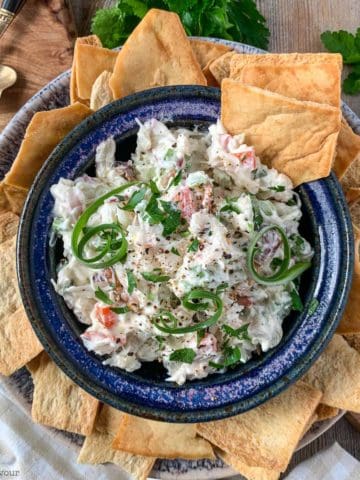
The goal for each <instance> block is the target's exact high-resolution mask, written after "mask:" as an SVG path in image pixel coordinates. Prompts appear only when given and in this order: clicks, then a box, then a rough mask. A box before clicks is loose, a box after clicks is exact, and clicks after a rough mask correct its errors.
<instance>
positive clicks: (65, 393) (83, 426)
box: [27, 352, 99, 435]
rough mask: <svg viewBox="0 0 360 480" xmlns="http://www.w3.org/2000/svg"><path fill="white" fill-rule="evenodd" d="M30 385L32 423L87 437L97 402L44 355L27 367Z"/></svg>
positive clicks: (95, 412)
mask: <svg viewBox="0 0 360 480" xmlns="http://www.w3.org/2000/svg"><path fill="white" fill-rule="evenodd" d="M27 367H28V369H29V370H30V372H31V376H32V378H33V382H34V396H33V403H32V409H31V415H32V418H33V420H34V422H37V423H41V424H42V425H47V426H49V427H54V428H58V429H60V430H66V431H67V432H73V433H79V434H80V435H90V434H91V432H92V430H93V427H94V423H95V417H96V414H97V410H98V406H99V402H98V400H96V399H95V398H93V397H92V396H91V395H89V394H88V393H86V392H84V390H82V389H81V388H80V387H78V386H77V385H75V384H74V383H73V382H72V381H71V380H70V379H69V378H68V377H67V376H66V375H65V374H64V373H63V372H62V371H61V370H60V369H59V368H58V367H57V366H56V365H55V363H53V362H52V361H51V360H50V358H49V357H48V355H47V354H46V353H45V352H42V353H41V354H40V356H39V357H38V358H35V359H34V360H33V361H32V362H30V363H29V364H28V365H27Z"/></svg>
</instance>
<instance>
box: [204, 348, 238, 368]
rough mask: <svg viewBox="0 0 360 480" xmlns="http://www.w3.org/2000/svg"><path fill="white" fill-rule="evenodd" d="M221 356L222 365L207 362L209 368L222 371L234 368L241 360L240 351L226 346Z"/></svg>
mask: <svg viewBox="0 0 360 480" xmlns="http://www.w3.org/2000/svg"><path fill="white" fill-rule="evenodd" d="M223 354H224V360H223V363H216V362H209V366H210V367H213V368H216V369H218V370H222V369H223V368H226V367H231V366H234V365H235V364H237V363H239V362H240V360H241V350H240V348H239V347H230V346H226V347H225V348H224V350H223Z"/></svg>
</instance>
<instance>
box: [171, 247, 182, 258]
mask: <svg viewBox="0 0 360 480" xmlns="http://www.w3.org/2000/svg"><path fill="white" fill-rule="evenodd" d="M170 252H171V253H173V254H174V255H177V256H178V257H180V253H179V250H178V249H177V248H175V247H171V250H170Z"/></svg>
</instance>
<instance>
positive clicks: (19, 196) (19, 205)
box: [4, 177, 28, 215]
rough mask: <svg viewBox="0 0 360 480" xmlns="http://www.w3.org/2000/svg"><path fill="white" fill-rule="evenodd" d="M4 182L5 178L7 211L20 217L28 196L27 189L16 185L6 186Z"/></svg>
mask: <svg viewBox="0 0 360 480" xmlns="http://www.w3.org/2000/svg"><path fill="white" fill-rule="evenodd" d="M6 182H7V180H6V177H5V181H4V193H5V196H6V198H7V201H8V209H9V210H10V211H11V212H13V213H15V214H16V215H20V214H21V212H22V209H23V206H24V203H25V200H26V197H27V194H28V189H27V188H23V187H20V186H18V185H8V184H7V183H6Z"/></svg>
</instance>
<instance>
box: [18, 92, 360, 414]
mask: <svg viewBox="0 0 360 480" xmlns="http://www.w3.org/2000/svg"><path fill="white" fill-rule="evenodd" d="M219 115H220V92H219V90H218V89H215V88H208V87H197V86H179V87H164V88H158V89H153V90H147V91H145V92H141V93H138V94H135V95H132V96H129V97H126V98H124V99H122V100H119V101H117V102H114V103H112V104H111V105H108V106H106V107H105V108H103V109H102V110H100V111H98V112H96V113H95V114H94V115H92V116H91V117H89V118H87V119H86V120H85V121H84V122H82V123H81V124H80V125H79V126H78V127H76V128H75V129H74V130H73V131H72V132H71V133H70V134H69V135H68V136H67V137H66V138H65V139H64V140H63V141H62V142H61V143H60V145H59V146H58V147H57V148H56V149H55V150H54V151H53V153H52V154H51V155H50V157H49V159H48V160H47V162H46V163H45V165H44V166H43V168H42V169H41V171H40V172H39V174H38V176H37V177H36V180H35V182H34V184H33V187H32V189H31V191H30V194H29V196H28V199H27V202H26V205H25V207H24V211H23V215H22V218H21V225H20V230H19V236H18V248H17V261H18V275H19V283H20V291H21V295H22V299H23V302H24V306H25V309H26V311H27V313H28V315H29V318H30V320H31V322H32V325H33V328H34V330H35V332H36V333H37V335H38V337H39V339H40V341H41V343H42V344H43V346H44V348H45V350H46V351H47V352H48V353H49V355H50V356H51V357H52V359H53V360H54V361H55V362H56V363H57V364H58V365H59V367H60V368H61V369H62V370H63V371H64V372H65V373H66V374H67V375H68V376H69V377H70V378H72V379H73V381H74V382H76V383H77V384H78V385H80V386H81V387H82V388H83V389H84V390H87V391H88V392H89V393H90V394H92V395H93V396H95V397H97V398H98V399H99V400H101V401H103V402H105V403H108V404H110V405H112V406H114V407H116V408H118V409H120V410H124V411H126V412H128V413H131V414H135V415H139V416H143V417H149V418H154V419H158V420H166V421H170V422H200V421H208V420H215V419H220V418H224V417H228V416H231V415H234V414H236V413H240V412H244V411H246V410H249V409H251V408H253V407H255V406H256V405H259V404H260V403H262V402H264V401H266V400H268V399H269V398H271V397H273V396H274V395H277V394H278V393H279V392H281V391H282V390H284V389H285V388H287V387H288V386H289V385H290V384H291V383H292V382H294V381H295V380H296V379H298V378H299V377H300V376H301V375H302V374H303V373H304V372H305V371H306V370H307V369H308V368H309V367H310V365H311V364H312V363H313V362H314V361H315V359H316V358H317V356H318V355H319V354H320V352H321V351H322V349H323V348H324V347H325V346H326V344H327V343H328V341H329V340H330V338H331V336H332V334H333V333H334V330H335V328H336V326H337V324H338V322H339V320H340V318H341V314H342V312H343V309H344V305H345V302H346V298H347V294H348V290H349V286H350V283H351V275H352V265H353V246H352V245H353V241H352V228H351V222H350V219H349V213H348V209H347V206H346V202H345V199H344V196H343V193H342V190H341V188H340V186H339V183H338V181H337V180H336V178H335V177H334V176H333V175H331V176H330V177H328V178H326V179H323V180H318V181H315V182H311V183H308V184H304V185H302V186H301V187H300V188H299V189H298V192H299V194H300V196H301V199H302V203H303V221H302V224H301V230H302V234H303V235H304V236H305V237H306V238H307V239H308V240H309V241H310V242H311V244H312V245H313V247H314V250H315V256H314V260H313V266H312V268H311V270H309V271H308V272H306V274H305V275H304V276H303V279H302V283H301V289H300V292H301V295H302V299H303V303H304V306H305V308H304V311H303V312H302V313H300V314H292V315H290V316H289V317H288V318H287V319H286V320H285V322H284V336H283V339H282V341H281V343H280V344H279V345H278V346H277V347H275V348H274V349H272V350H271V351H269V352H267V353H266V354H263V355H261V356H259V357H256V358H254V359H253V360H251V361H249V362H248V363H247V364H245V365H241V366H239V367H237V368H235V369H233V370H229V371H228V372H227V373H225V374H215V375H211V376H209V377H208V378H206V379H204V380H200V381H193V382H188V383H187V384H186V385H183V386H177V385H174V384H171V383H169V382H165V381H164V378H165V376H164V370H163V369H162V367H161V365H159V364H154V363H150V364H146V363H145V364H143V367H142V368H141V369H140V370H138V371H136V372H134V373H128V372H125V371H123V370H120V369H117V368H114V367H109V366H105V365H103V364H102V362H101V358H100V357H98V356H96V355H94V354H92V353H91V352H88V351H87V350H86V349H85V347H84V346H83V344H82V342H81V340H80V338H79V335H80V333H81V332H82V330H83V326H82V325H80V324H79V322H77V321H76V319H75V317H74V315H73V314H72V312H71V311H70V310H69V309H68V308H67V306H66V305H65V303H64V301H63V299H62V298H61V297H60V296H59V295H57V294H56V292H55V291H54V289H53V287H52V285H51V282H50V279H51V278H53V277H55V275H56V264H57V262H58V261H59V259H60V258H61V253H62V252H61V245H56V246H55V247H50V245H49V238H50V230H51V223H52V208H53V205H54V201H53V198H52V196H51V194H50V187H51V185H53V184H54V183H57V182H58V181H59V179H60V178H61V177H65V178H69V179H75V178H76V177H78V176H79V175H81V174H83V173H84V172H85V171H87V172H90V174H91V173H93V167H94V157H95V149H96V147H97V145H99V144H100V143H101V142H102V141H103V140H105V139H106V138H108V137H109V136H114V137H115V138H116V139H117V143H118V149H117V150H118V151H117V155H118V159H123V160H127V159H128V157H129V154H130V152H131V151H133V149H134V146H135V141H136V138H135V136H136V131H137V124H136V122H135V119H136V118H139V119H140V120H141V121H145V120H147V119H149V118H152V117H155V118H157V119H158V120H161V121H164V122H166V123H167V124H170V125H174V126H179V125H182V126H186V127H191V126H194V125H199V126H200V127H207V126H208V125H209V124H211V123H214V122H215V121H216V120H217V118H218V117H219ZM314 298H315V299H317V301H318V303H319V305H318V307H317V309H316V310H315V312H314V313H311V312H309V307H310V305H311V303H312V301H313V299H314Z"/></svg>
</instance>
